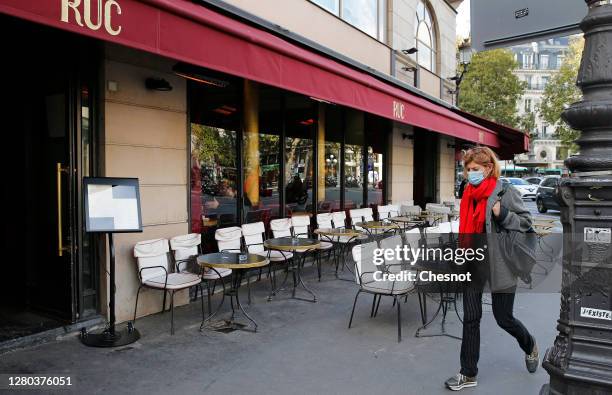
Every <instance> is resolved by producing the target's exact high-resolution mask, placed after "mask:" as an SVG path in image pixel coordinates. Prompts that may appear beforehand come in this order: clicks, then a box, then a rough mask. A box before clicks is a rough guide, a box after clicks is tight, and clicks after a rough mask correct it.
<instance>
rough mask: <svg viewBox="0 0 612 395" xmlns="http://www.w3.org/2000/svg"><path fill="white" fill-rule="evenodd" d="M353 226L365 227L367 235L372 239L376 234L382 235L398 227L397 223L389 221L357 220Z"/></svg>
mask: <svg viewBox="0 0 612 395" xmlns="http://www.w3.org/2000/svg"><path fill="white" fill-rule="evenodd" d="M355 226H357V227H360V228H363V229H365V231H366V232H368V236H370V237H371V238H372V239H373V238H374V236H376V235H383V234H385V233H386V232H388V231H391V230H393V231H395V230H399V229H400V227H399V225H398V224H396V223H393V222H389V221H366V222H357V223H356V224H355Z"/></svg>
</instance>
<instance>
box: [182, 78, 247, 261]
mask: <svg viewBox="0 0 612 395" xmlns="http://www.w3.org/2000/svg"><path fill="white" fill-rule="evenodd" d="M202 73H209V74H210V75H208V74H207V76H209V77H211V78H216V79H217V80H223V81H224V82H226V83H224V84H223V85H222V86H221V85H219V86H216V85H209V84H203V83H197V82H189V101H190V114H189V116H190V119H191V188H190V189H191V231H192V232H196V233H200V232H202V233H206V237H205V238H204V242H205V248H206V249H208V248H214V238H213V233H214V229H215V228H216V227H223V226H229V225H236V224H238V223H239V221H238V217H237V212H238V206H237V202H238V180H239V179H240V177H239V172H238V170H239V169H238V167H237V164H238V163H237V159H238V156H237V152H238V150H237V143H238V141H237V137H238V132H237V131H238V130H240V127H241V126H240V125H241V117H242V116H243V113H242V109H241V108H242V88H243V87H242V80H239V79H234V78H231V77H229V76H226V75H223V74H220V73H214V72H212V71H205V70H202Z"/></svg>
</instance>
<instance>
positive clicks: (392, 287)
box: [348, 235, 414, 342]
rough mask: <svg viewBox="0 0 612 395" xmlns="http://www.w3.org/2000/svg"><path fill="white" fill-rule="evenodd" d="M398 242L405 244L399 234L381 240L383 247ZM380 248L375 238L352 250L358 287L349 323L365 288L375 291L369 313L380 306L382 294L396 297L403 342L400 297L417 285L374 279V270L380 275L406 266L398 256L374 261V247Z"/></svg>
mask: <svg viewBox="0 0 612 395" xmlns="http://www.w3.org/2000/svg"><path fill="white" fill-rule="evenodd" d="M397 245H402V238H401V236H399V235H396V236H391V237H388V238H386V239H383V240H381V248H395V246H397ZM383 246H384V247H383ZM377 248H378V245H377V243H376V242H370V243H364V244H361V245H358V246H354V247H353V250H352V253H353V260H354V261H355V276H356V282H357V285H358V286H359V290H357V294H356V295H355V300H354V301H353V309H352V310H351V318H350V319H349V325H348V327H349V328H350V327H351V325H352V323H353V315H354V314H355V306H356V304H357V299H358V298H359V295H360V294H361V293H362V292H365V293H369V294H372V295H374V299H373V301H372V310H371V312H370V317H374V316H375V315H376V313H375V311H376V310H377V309H378V305H379V304H380V299H381V297H382V296H390V297H392V298H393V303H394V305H397V341H398V342H400V341H402V320H401V303H400V301H399V298H401V297H402V296H404V295H407V294H408V293H409V292H410V291H412V290H413V289H414V283H413V282H411V281H390V280H388V279H387V280H385V279H380V278H379V279H378V281H377V280H375V279H374V273H375V272H380V275H382V273H389V274H397V273H400V272H401V271H402V266H404V265H403V261H402V260H397V259H392V260H385V261H384V262H383V263H382V264H379V265H377V264H376V262H374V250H375V249H377ZM377 301H378V303H377Z"/></svg>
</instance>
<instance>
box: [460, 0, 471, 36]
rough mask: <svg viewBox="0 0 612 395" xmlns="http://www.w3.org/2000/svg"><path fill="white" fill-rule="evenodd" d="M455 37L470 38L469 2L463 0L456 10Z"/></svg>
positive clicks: (468, 0)
mask: <svg viewBox="0 0 612 395" xmlns="http://www.w3.org/2000/svg"><path fill="white" fill-rule="evenodd" d="M457 11H458V14H457V37H461V38H467V37H469V36H470V0H464V1H463V3H461V5H460V6H459V8H458V9H457Z"/></svg>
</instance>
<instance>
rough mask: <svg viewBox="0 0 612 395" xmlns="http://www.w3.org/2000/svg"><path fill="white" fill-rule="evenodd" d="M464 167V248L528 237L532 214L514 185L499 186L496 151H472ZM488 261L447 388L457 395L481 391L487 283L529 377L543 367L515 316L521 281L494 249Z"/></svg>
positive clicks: (469, 292)
mask: <svg viewBox="0 0 612 395" xmlns="http://www.w3.org/2000/svg"><path fill="white" fill-rule="evenodd" d="M463 166H464V176H465V177H466V179H467V180H468V184H467V186H466V188H465V191H464V194H463V198H462V199H461V210H460V214H459V234H460V240H462V245H461V246H462V247H465V245H463V244H464V243H465V242H466V241H467V242H468V243H472V244H471V247H475V246H474V243H477V242H479V241H482V240H486V239H487V234H492V233H493V234H494V233H497V232H498V231H501V230H504V229H505V230H511V231H519V232H527V231H528V230H529V229H530V228H531V214H530V213H529V211H527V210H526V209H525V207H524V206H523V201H522V199H521V196H520V193H519V192H518V191H517V190H516V189H514V187H512V186H511V185H509V186H508V187H507V190H504V187H503V185H502V182H501V181H500V180H499V175H500V169H499V164H498V162H497V157H496V155H495V153H494V152H493V151H492V150H491V149H489V148H487V147H475V148H472V149H470V150H468V151H467V152H466V153H465V155H464V158H463ZM502 191H504V192H502ZM500 192H502V193H500ZM479 235H482V236H479ZM488 255H489V259H488V262H479V263H476V264H477V265H479V267H477V268H475V270H474V272H476V273H473V275H472V279H473V280H472V283H471V284H470V285H468V286H467V287H466V289H465V290H464V293H463V340H462V343H461V358H460V361H461V371H460V372H459V373H458V374H457V375H456V376H454V377H451V378H449V379H448V380H446V382H445V385H446V387H447V388H448V389H451V390H454V391H459V390H461V389H463V388H467V387H475V386H476V385H477V380H476V376H477V374H478V359H479V356H480V319H481V317H482V293H483V288H484V283H486V282H488V283H489V286H490V288H491V297H492V304H493V306H492V307H493V316H494V317H495V320H496V321H497V324H498V325H499V326H500V327H501V328H502V329H504V330H505V331H506V332H508V333H509V334H510V335H512V336H513V337H514V338H515V339H516V340H517V342H518V344H519V346H520V347H521V349H522V350H523V352H524V353H525V364H526V366H527V370H528V371H529V372H530V373H533V372H535V371H536V369H537V367H538V364H539V355H538V348H537V346H536V343H535V339H534V338H533V336H531V334H530V333H529V331H527V329H526V328H525V327H524V326H523V324H522V323H521V322H520V321H519V320H517V319H516V318H514V315H513V307H514V294H515V292H516V285H517V278H516V276H515V275H514V274H513V273H512V272H511V271H510V269H509V268H508V266H507V265H506V263H505V261H504V260H503V259H502V257H501V256H500V255H499V254H496V253H495V250H494V249H489V254H488Z"/></svg>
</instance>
